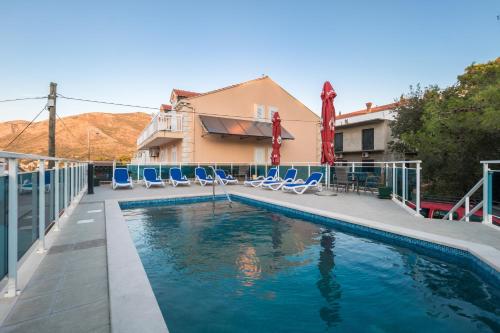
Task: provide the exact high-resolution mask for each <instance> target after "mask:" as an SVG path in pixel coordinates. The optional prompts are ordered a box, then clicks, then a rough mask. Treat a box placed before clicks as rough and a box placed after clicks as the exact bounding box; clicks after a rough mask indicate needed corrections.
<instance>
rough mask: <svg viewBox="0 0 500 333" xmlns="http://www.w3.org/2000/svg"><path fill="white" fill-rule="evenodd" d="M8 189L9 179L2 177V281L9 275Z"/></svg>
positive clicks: (0, 231)
mask: <svg viewBox="0 0 500 333" xmlns="http://www.w3.org/2000/svg"><path fill="white" fill-rule="evenodd" d="M8 187H9V179H8V177H7V176H0V279H1V278H3V277H4V276H5V275H6V274H7V239H8V238H7V237H8V235H7V230H8V229H7V226H8V212H7V211H8V209H7V208H8V204H9V203H8V201H9V199H8ZM14 195H16V193H14Z"/></svg>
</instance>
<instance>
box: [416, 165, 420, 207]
mask: <svg viewBox="0 0 500 333" xmlns="http://www.w3.org/2000/svg"><path fill="white" fill-rule="evenodd" d="M416 177H417V180H416V184H415V186H416V187H417V188H416V191H417V193H416V196H417V197H416V198H415V206H416V208H415V210H416V215H420V162H417V165H416Z"/></svg>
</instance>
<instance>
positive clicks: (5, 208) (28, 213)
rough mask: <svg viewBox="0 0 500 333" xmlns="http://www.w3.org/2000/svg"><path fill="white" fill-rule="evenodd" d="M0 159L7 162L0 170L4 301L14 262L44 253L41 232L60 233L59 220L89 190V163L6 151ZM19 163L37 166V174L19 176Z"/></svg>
mask: <svg viewBox="0 0 500 333" xmlns="http://www.w3.org/2000/svg"><path fill="white" fill-rule="evenodd" d="M0 159H2V160H5V161H6V164H5V165H4V164H2V168H1V169H3V170H0V171H1V172H0V224H1V225H3V228H4V230H3V231H2V232H6V233H7V236H6V237H5V236H3V237H1V238H0V251H1V252H2V253H3V254H4V255H3V256H1V257H0V279H1V280H3V279H7V289H6V295H5V296H7V297H14V296H16V295H17V292H18V283H17V282H18V278H17V274H18V269H19V262H18V261H19V260H21V259H22V258H23V256H24V255H25V254H27V253H30V252H31V251H30V249H32V248H36V249H38V252H40V253H43V252H44V251H46V249H45V233H46V232H48V230H49V229H50V228H51V227H52V226H54V227H53V228H52V229H51V230H54V231H58V230H59V229H60V228H61V219H62V220H64V219H66V218H67V217H68V216H69V215H70V214H71V212H72V210H73V209H74V207H75V206H76V203H77V202H78V201H79V199H80V198H81V197H82V196H83V193H84V192H85V190H86V188H87V186H86V184H87V163H84V162H80V161H74V160H67V159H59V158H54V157H47V156H39V155H29V154H18V153H11V152H6V151H0ZM20 161H24V162H30V163H33V162H35V163H36V164H38V166H37V169H36V170H33V171H28V172H19V170H18V169H19V167H20ZM46 164H47V166H49V168H46ZM5 169H6V170H5ZM0 283H2V282H0Z"/></svg>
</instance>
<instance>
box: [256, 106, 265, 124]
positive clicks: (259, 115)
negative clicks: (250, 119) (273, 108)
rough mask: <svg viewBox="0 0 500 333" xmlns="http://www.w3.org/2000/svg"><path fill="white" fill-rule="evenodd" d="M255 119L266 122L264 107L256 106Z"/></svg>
mask: <svg viewBox="0 0 500 333" xmlns="http://www.w3.org/2000/svg"><path fill="white" fill-rule="evenodd" d="M254 107H255V119H257V120H264V118H265V116H266V109H265V107H264V105H259V104H255V106H254Z"/></svg>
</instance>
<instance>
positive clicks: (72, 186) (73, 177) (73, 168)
mask: <svg viewBox="0 0 500 333" xmlns="http://www.w3.org/2000/svg"><path fill="white" fill-rule="evenodd" d="M70 170H71V198H70V205H72V204H73V198H74V197H75V163H71V166H70Z"/></svg>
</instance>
